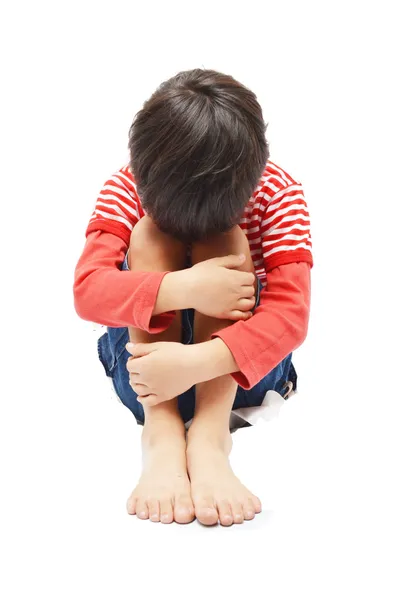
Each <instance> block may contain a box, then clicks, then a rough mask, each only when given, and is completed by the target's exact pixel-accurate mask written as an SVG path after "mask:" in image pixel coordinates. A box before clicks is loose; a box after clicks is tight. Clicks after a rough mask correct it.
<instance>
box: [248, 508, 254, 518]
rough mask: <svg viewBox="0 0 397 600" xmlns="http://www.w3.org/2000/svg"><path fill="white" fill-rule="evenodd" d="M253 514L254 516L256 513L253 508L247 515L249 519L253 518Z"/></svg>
mask: <svg viewBox="0 0 397 600" xmlns="http://www.w3.org/2000/svg"><path fill="white" fill-rule="evenodd" d="M253 516H254V513H253V512H252V511H251V510H249V511H248V512H247V517H248V518H249V519H252V517H253Z"/></svg>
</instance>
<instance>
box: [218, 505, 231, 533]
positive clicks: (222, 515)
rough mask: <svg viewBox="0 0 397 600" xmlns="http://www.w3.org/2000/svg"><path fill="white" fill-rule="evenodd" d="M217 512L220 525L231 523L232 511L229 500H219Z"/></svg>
mask: <svg viewBox="0 0 397 600" xmlns="http://www.w3.org/2000/svg"><path fill="white" fill-rule="evenodd" d="M218 512H219V520H220V522H221V525H225V526H226V527H228V526H229V525H232V524H233V522H234V520H233V512H232V508H231V506H230V504H229V502H226V501H225V500H224V501H223V502H219V503H218Z"/></svg>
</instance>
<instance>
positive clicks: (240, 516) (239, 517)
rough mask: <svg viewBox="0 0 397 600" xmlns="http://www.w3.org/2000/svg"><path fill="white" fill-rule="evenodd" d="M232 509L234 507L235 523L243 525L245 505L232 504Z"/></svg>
mask: <svg viewBox="0 0 397 600" xmlns="http://www.w3.org/2000/svg"><path fill="white" fill-rule="evenodd" d="M231 507H232V515H233V521H234V522H235V523H243V521H244V512H243V505H242V504H241V502H232V503H231Z"/></svg>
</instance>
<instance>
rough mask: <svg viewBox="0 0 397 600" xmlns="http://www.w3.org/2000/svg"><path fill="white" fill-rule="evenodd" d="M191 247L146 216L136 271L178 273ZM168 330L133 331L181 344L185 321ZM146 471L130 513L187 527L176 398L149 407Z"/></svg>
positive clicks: (135, 245)
mask: <svg viewBox="0 0 397 600" xmlns="http://www.w3.org/2000/svg"><path fill="white" fill-rule="evenodd" d="M185 260H186V249H185V247H184V246H183V244H181V243H180V242H178V241H176V240H174V239H172V238H171V237H169V236H167V235H165V234H163V233H161V232H160V231H159V230H158V229H157V227H156V226H155V225H154V224H153V222H152V221H151V220H150V219H149V218H148V217H144V218H143V219H141V220H140V221H139V222H138V224H137V225H136V226H135V228H134V230H133V232H132V235H131V242H130V252H129V255H128V265H129V268H130V270H131V271H134V270H136V271H175V270H179V269H182V268H184V267H185ZM177 316H178V318H176V319H175V321H174V323H173V324H172V325H171V326H170V327H169V329H168V330H167V331H165V332H164V333H162V334H158V335H150V334H148V333H146V332H145V331H141V330H139V329H136V328H133V327H129V328H128V331H129V336H130V340H131V341H132V342H135V343H138V342H154V341H160V340H161V341H170V342H171V341H180V339H181V319H180V314H179V315H177ZM142 456H143V470H142V475H141V478H140V480H139V483H138V485H137V487H136V488H135V489H134V491H133V492H132V494H131V496H130V498H129V499H128V502H127V510H128V512H129V513H130V514H137V515H138V517H139V518H141V519H147V518H148V517H150V519H151V520H152V521H160V520H161V521H162V522H163V523H170V522H171V521H172V520H175V521H178V522H179V523H188V522H190V521H192V520H193V518H194V510H193V505H192V501H191V496H190V483H189V478H188V475H187V470H186V437H185V425H184V423H183V421H182V419H181V417H180V414H179V411H178V404H177V399H174V400H170V401H169V402H164V403H162V404H159V405H158V406H153V407H147V408H146V409H145V424H144V427H143V432H142Z"/></svg>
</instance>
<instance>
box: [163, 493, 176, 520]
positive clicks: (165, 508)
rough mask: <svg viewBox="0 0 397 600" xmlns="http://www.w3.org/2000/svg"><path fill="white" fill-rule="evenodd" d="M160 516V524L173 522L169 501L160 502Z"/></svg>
mask: <svg viewBox="0 0 397 600" xmlns="http://www.w3.org/2000/svg"><path fill="white" fill-rule="evenodd" d="M160 515H161V516H160V521H161V522H162V523H172V521H173V520H174V517H173V510H172V504H171V500H170V499H164V500H161V501H160Z"/></svg>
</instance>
